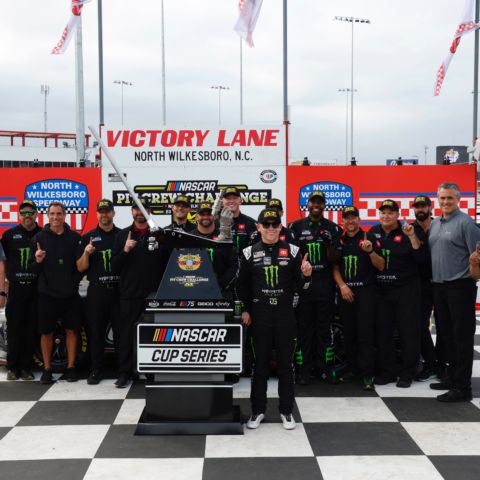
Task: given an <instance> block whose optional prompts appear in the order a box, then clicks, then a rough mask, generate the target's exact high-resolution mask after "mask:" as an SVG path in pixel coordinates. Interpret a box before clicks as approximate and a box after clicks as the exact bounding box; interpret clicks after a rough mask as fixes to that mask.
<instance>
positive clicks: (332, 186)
mask: <svg viewBox="0 0 480 480" xmlns="http://www.w3.org/2000/svg"><path fill="white" fill-rule="evenodd" d="M312 192H323V193H324V194H325V202H326V204H325V210H342V208H343V207H347V206H349V205H353V191H352V187H350V186H349V185H345V184H344V183H338V182H328V181H325V182H315V183H309V184H308V185H304V186H303V187H301V188H300V198H299V202H298V203H299V206H300V211H302V212H306V211H307V204H308V197H309V195H310V194H311V193H312Z"/></svg>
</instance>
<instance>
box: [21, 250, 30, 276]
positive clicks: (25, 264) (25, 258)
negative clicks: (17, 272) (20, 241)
mask: <svg viewBox="0 0 480 480" xmlns="http://www.w3.org/2000/svg"><path fill="white" fill-rule="evenodd" d="M18 252H19V254H20V267H21V268H22V269H23V270H25V271H26V270H28V257H29V256H30V247H25V248H19V249H18Z"/></svg>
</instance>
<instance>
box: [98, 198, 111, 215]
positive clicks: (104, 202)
mask: <svg viewBox="0 0 480 480" xmlns="http://www.w3.org/2000/svg"><path fill="white" fill-rule="evenodd" d="M100 210H108V211H110V212H112V211H113V210H114V208H113V203H112V201H111V200H109V199H108V198H102V199H101V200H99V201H98V203H97V212H99V211H100Z"/></svg>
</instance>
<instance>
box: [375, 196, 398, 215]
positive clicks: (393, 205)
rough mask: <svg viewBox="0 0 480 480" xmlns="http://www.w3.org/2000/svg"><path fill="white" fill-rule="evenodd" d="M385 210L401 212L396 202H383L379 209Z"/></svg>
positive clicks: (389, 200) (388, 200)
mask: <svg viewBox="0 0 480 480" xmlns="http://www.w3.org/2000/svg"><path fill="white" fill-rule="evenodd" d="M384 208H390V210H393V211H394V212H399V211H400V207H399V206H398V203H397V202H396V201H395V200H391V199H387V200H384V201H383V202H382V204H381V205H380V206H379V207H378V209H379V210H383V209H384Z"/></svg>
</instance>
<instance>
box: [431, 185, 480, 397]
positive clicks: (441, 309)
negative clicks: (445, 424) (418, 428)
mask: <svg viewBox="0 0 480 480" xmlns="http://www.w3.org/2000/svg"><path fill="white" fill-rule="evenodd" d="M438 201H439V203H440V208H441V209H442V215H441V216H440V217H438V218H436V219H435V220H434V221H433V222H432V226H431V228H430V237H429V244H430V251H431V255H432V274H433V277H432V279H433V299H434V305H435V318H436V326H437V329H438V330H439V332H440V334H441V335H442V338H443V339H445V348H446V352H445V354H446V358H447V362H448V370H447V376H446V378H445V380H443V381H441V382H440V383H432V384H431V385H430V388H432V389H434V390H447V392H446V393H444V394H442V395H439V396H438V397H437V400H439V401H440V402H467V401H470V400H471V399H472V386H471V379H472V366H473V345H474V335H475V327H476V325H475V301H476V297H477V286H476V281H475V280H474V279H473V278H472V277H471V274H470V271H469V258H470V254H471V253H472V252H473V251H474V250H475V248H476V243H477V242H480V228H478V227H477V225H476V224H475V222H474V221H473V220H472V218H470V217H469V216H468V215H467V214H465V213H463V212H462V211H461V210H460V208H459V203H460V189H459V187H458V185H457V184H455V183H450V182H448V183H447V182H445V183H442V184H441V185H440V186H439V187H438Z"/></svg>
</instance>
